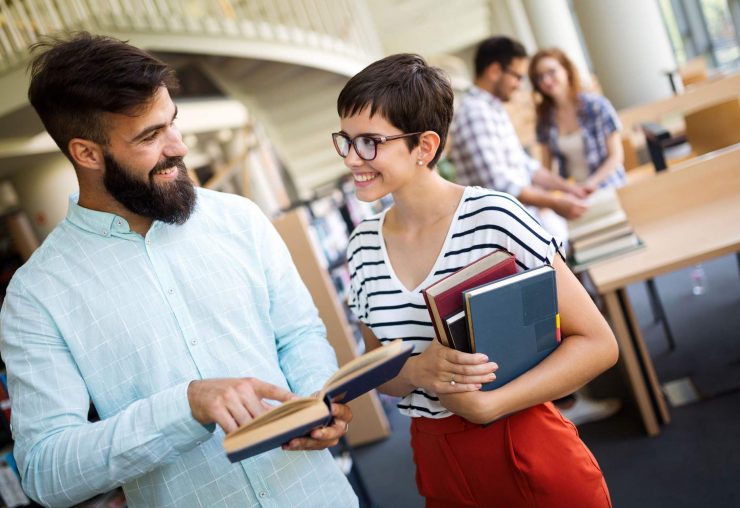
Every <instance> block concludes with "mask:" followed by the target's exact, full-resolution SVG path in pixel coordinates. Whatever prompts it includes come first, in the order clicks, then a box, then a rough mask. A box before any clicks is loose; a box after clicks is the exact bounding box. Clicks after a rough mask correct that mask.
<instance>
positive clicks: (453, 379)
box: [450, 374, 457, 386]
mask: <svg viewBox="0 0 740 508" xmlns="http://www.w3.org/2000/svg"><path fill="white" fill-rule="evenodd" d="M456 384H457V383H455V374H453V375H452V377H451V378H450V386H455V385H456Z"/></svg>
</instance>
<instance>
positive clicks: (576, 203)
mask: <svg viewBox="0 0 740 508" xmlns="http://www.w3.org/2000/svg"><path fill="white" fill-rule="evenodd" d="M552 209H553V211H554V212H555V213H557V214H558V215H560V216H561V217H564V218H566V219H568V220H573V219H577V218H578V217H580V216H581V215H583V214H584V213H585V212H586V210H588V205H587V204H586V202H585V201H583V200H581V199H578V198H576V197H574V196H571V195H570V194H563V195H562V196H558V197H557V198H556V200H555V203H554V205H553V207H552Z"/></svg>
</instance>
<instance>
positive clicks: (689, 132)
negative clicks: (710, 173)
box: [684, 97, 740, 155]
mask: <svg viewBox="0 0 740 508" xmlns="http://www.w3.org/2000/svg"><path fill="white" fill-rule="evenodd" d="M684 123H685V124H686V139H688V141H689V143H690V144H691V149H692V152H694V154H696V155H702V154H705V153H709V152H713V151H715V150H718V149H720V148H724V147H726V146H731V145H734V144H736V143H740V99H738V98H737V97H735V98H733V99H729V100H726V101H723V102H718V103H716V104H714V105H712V106H708V107H706V108H702V109H699V110H697V111H694V112H692V113H688V114H686V115H684Z"/></svg>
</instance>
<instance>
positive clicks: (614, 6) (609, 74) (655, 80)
mask: <svg viewBox="0 0 740 508" xmlns="http://www.w3.org/2000/svg"><path fill="white" fill-rule="evenodd" d="M573 6H574V8H575V11H576V14H577V16H578V20H579V22H580V25H581V30H582V31H583V37H584V39H585V41H586V46H587V47H588V51H589V54H590V56H591V61H592V63H593V66H594V71H595V72H596V76H597V77H598V79H599V82H600V83H601V86H602V88H603V89H604V94H605V95H606V96H607V97H608V98H609V99H610V100H611V101H612V103H613V104H614V107H615V108H617V109H622V108H626V107H629V106H634V105H636V104H642V103H645V102H651V101H654V100H658V99H662V98H665V97H668V96H670V95H671V94H672V92H671V87H670V83H669V81H668V78H667V77H666V76H665V71H669V70H674V69H675V68H676V62H675V59H674V58H673V52H672V50H671V44H670V41H669V39H668V34H667V33H666V30H665V27H664V25H663V20H662V19H661V16H660V10H659V7H658V2H655V1H646V0H619V1H610V0H573Z"/></svg>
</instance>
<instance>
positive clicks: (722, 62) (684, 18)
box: [659, 0, 740, 69]
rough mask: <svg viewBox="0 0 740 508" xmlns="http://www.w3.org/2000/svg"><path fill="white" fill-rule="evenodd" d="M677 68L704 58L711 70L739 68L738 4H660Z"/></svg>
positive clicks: (713, 0) (739, 0) (694, 0)
mask: <svg viewBox="0 0 740 508" xmlns="http://www.w3.org/2000/svg"><path fill="white" fill-rule="evenodd" d="M659 4H660V9H661V12H662V14H663V19H664V21H665V24H666V27H667V29H668V36H669V37H670V40H671V45H672V46H673V52H674V54H675V56H676V61H677V63H678V64H679V65H684V64H686V63H687V62H688V61H690V60H692V59H695V58H697V57H703V58H704V59H705V61H706V63H707V65H709V66H710V67H722V68H727V69H732V68H737V67H740V48H739V46H740V44H739V41H740V39H739V38H738V34H739V32H740V29H739V27H740V0H659Z"/></svg>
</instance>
